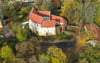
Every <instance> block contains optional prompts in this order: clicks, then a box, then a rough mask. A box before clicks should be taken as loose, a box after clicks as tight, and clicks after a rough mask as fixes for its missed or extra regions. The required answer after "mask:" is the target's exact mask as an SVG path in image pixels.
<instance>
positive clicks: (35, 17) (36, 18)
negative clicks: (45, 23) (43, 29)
mask: <svg viewBox="0 0 100 63" xmlns="http://www.w3.org/2000/svg"><path fill="white" fill-rule="evenodd" d="M29 17H30V19H31V20H32V21H33V22H35V23H38V24H41V22H42V16H40V15H38V14H37V13H35V12H34V11H33V12H31V13H30V15H29Z"/></svg>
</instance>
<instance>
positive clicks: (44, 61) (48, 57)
mask: <svg viewBox="0 0 100 63" xmlns="http://www.w3.org/2000/svg"><path fill="white" fill-rule="evenodd" d="M66 58H67V56H66V55H65V54H64V53H63V52H62V50H61V49H60V48H57V47H56V46H53V47H49V48H48V51H47V53H46V54H42V55H40V62H41V63H49V62H50V63H65V62H66Z"/></svg>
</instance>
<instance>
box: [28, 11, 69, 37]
mask: <svg viewBox="0 0 100 63" xmlns="http://www.w3.org/2000/svg"><path fill="white" fill-rule="evenodd" d="M29 18H30V19H29V28H30V29H31V30H32V32H35V33H36V34H38V35H40V36H47V35H56V34H57V33H60V32H64V31H65V29H66V26H67V21H66V20H65V19H64V18H62V17H60V16H56V15H52V14H51V13H50V11H35V10H34V9H32V11H31V13H30V15H29Z"/></svg>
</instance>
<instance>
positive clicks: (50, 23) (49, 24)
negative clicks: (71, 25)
mask: <svg viewBox="0 0 100 63" xmlns="http://www.w3.org/2000/svg"><path fill="white" fill-rule="evenodd" d="M55 26H56V22H55V20H50V21H43V22H42V27H55Z"/></svg>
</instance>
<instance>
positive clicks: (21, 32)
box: [12, 24, 29, 42]
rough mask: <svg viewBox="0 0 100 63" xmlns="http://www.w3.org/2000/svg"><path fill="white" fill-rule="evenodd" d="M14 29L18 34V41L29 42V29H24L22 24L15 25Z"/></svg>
mask: <svg viewBox="0 0 100 63" xmlns="http://www.w3.org/2000/svg"><path fill="white" fill-rule="evenodd" d="M12 29H13V31H14V32H15V33H16V38H17V40H19V41H21V42H22V41H25V40H27V36H28V32H29V29H28V28H23V27H22V25H20V24H14V25H13V28H12Z"/></svg>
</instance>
